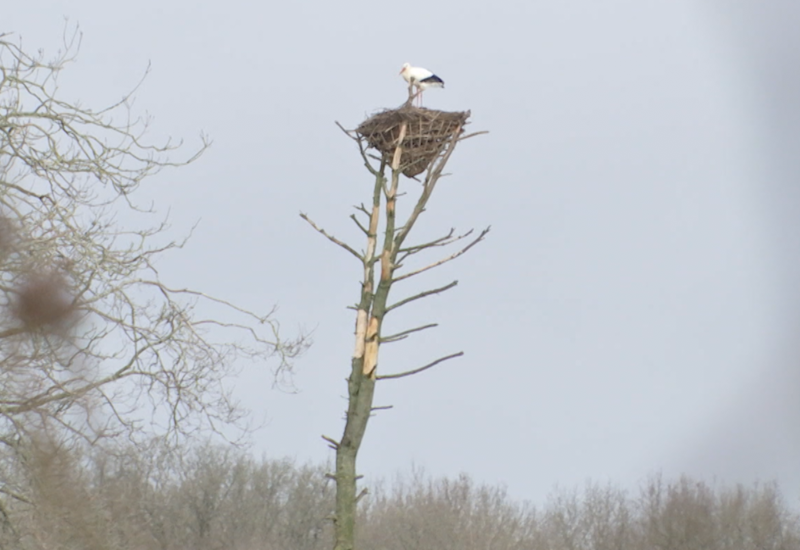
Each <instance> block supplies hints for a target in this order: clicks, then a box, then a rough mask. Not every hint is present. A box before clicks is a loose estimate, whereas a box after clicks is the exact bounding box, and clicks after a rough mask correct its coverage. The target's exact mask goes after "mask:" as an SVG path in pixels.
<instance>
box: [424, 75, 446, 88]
mask: <svg viewBox="0 0 800 550" xmlns="http://www.w3.org/2000/svg"><path fill="white" fill-rule="evenodd" d="M420 82H422V83H425V84H441V85H442V87H443V88H444V80H442V79H441V78H439V77H438V76H436V75H435V74H432V75H431V76H429V77H427V78H423V79H422V80H420Z"/></svg>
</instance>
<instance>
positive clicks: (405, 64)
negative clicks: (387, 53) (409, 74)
mask: <svg viewBox="0 0 800 550" xmlns="http://www.w3.org/2000/svg"><path fill="white" fill-rule="evenodd" d="M410 68H411V63H403V68H402V69H400V74H403V73H404V72H406V71H407V70H408V69H410Z"/></svg>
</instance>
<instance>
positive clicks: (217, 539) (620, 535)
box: [0, 445, 800, 550]
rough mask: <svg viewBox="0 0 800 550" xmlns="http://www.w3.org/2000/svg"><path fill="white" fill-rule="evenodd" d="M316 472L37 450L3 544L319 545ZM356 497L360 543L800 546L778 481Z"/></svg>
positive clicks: (418, 546) (573, 547) (8, 501)
mask: <svg viewBox="0 0 800 550" xmlns="http://www.w3.org/2000/svg"><path fill="white" fill-rule="evenodd" d="M325 472H326V469H325V468H324V467H323V466H308V465H297V464H295V463H293V462H291V461H287V460H273V459H261V460H258V459H255V458H253V457H251V456H249V455H248V454H246V453H245V452H244V451H241V450H237V449H235V448H229V447H221V446H213V445H206V446H202V447H199V448H196V449H194V450H193V451H191V452H188V453H186V454H184V456H182V457H177V456H175V455H174V454H170V453H167V452H165V451H164V450H163V449H161V448H159V447H158V446H153V448H152V449H151V452H142V451H141V449H139V450H137V451H133V450H131V451H129V452H118V453H116V454H115V455H109V454H107V453H104V454H102V455H101V454H98V455H97V456H95V457H93V458H90V459H86V458H76V457H74V456H72V455H70V454H68V453H65V452H64V451H63V450H54V451H53V452H52V453H47V452H41V451H39V452H37V453H34V454H32V455H31V456H30V458H29V460H28V461H27V464H26V471H25V473H24V477H25V479H26V480H27V482H28V483H30V484H31V487H32V488H33V491H32V494H34V495H35V496H34V498H33V499H28V502H23V501H20V500H18V499H14V498H13V497H11V496H9V495H5V496H4V497H3V499H2V500H3V507H4V508H3V518H4V520H5V524H4V528H3V530H2V534H0V548H20V549H31V550H34V549H36V550H44V549H76V550H77V549H81V550H95V549H98V550H99V549H118V550H123V549H132V550H133V549H137V550H138V549H154V550H155V549H158V550H223V549H224V550H256V549H259V550H263V549H268V550H272V549H274V550H278V549H281V550H323V549H326V550H327V549H329V548H331V547H332V542H331V525H330V515H331V512H332V510H333V484H332V483H331V482H330V480H328V479H327V478H326V477H325ZM16 475H18V476H22V475H23V474H21V473H19V472H17V474H16ZM17 481H22V480H21V479H18V480H17ZM360 507H361V508H360V510H361V514H362V517H361V520H360V532H359V533H358V540H359V548H362V549H364V550H562V549H563V550H584V549H585V550H612V549H613V550H628V549H630V550H654V549H658V550H670V549H675V550H678V549H682V550H693V549H698V550H700V549H704V550H717V549H719V550H723V549H724V550H751V549H752V550H794V549H800V521H798V517H797V516H796V515H795V514H794V513H793V512H792V511H791V509H790V507H788V506H787V505H786V504H785V503H784V501H783V500H782V498H781V496H780V494H779V492H778V490H777V489H776V487H775V486H773V485H756V486H751V487H742V486H737V487H728V488H712V487H710V486H709V485H707V484H705V483H702V482H696V481H692V480H690V479H688V478H681V479H678V480H674V481H665V480H663V479H660V478H657V477H654V478H652V479H651V480H649V481H648V482H646V483H644V484H643V488H642V489H641V491H639V492H638V493H637V494H626V493H625V492H623V491H621V490H618V489H616V488H614V487H611V486H596V485H590V486H587V487H586V488H584V489H582V490H580V491H572V492H570V491H561V492H557V493H555V494H554V495H552V496H551V498H550V499H549V500H548V502H547V503H546V504H545V505H544V506H542V507H533V506H528V505H525V504H521V503H518V502H515V501H513V500H512V499H510V498H509V497H508V496H507V495H506V492H505V491H504V489H502V488H498V487H490V486H483V485H477V484H475V483H474V482H473V481H471V480H470V478H469V477H468V476H465V475H461V476H458V477H457V478H453V479H450V478H446V479H430V478H428V477H427V476H424V475H422V474H418V473H412V474H410V475H407V476H405V477H400V478H399V479H398V480H397V481H395V482H394V483H393V484H391V485H383V484H378V486H377V487H370V492H369V493H368V494H366V495H365V496H364V497H363V498H362V500H361V503H360Z"/></svg>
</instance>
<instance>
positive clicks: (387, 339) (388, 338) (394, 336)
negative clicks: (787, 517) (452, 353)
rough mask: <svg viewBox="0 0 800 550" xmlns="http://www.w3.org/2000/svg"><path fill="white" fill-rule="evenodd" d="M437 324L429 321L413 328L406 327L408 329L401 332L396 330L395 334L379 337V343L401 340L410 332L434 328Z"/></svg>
mask: <svg viewBox="0 0 800 550" xmlns="http://www.w3.org/2000/svg"><path fill="white" fill-rule="evenodd" d="M438 326H439V324H438V323H431V324H429V325H423V326H421V327H415V328H411V329H408V330H404V331H403V332H398V333H397V334H392V335H391V336H384V337H382V338H381V344H387V343H391V342H397V341H398V340H403V339H405V338H408V336H409V335H410V334H413V333H415V332H420V331H422V330H426V329H429V328H434V327H438Z"/></svg>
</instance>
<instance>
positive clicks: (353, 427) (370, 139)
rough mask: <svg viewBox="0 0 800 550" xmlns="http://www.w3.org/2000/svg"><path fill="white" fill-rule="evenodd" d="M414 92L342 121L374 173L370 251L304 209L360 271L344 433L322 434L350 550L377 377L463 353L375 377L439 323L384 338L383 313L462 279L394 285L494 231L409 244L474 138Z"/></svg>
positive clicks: (364, 215) (361, 216) (340, 545)
mask: <svg viewBox="0 0 800 550" xmlns="http://www.w3.org/2000/svg"><path fill="white" fill-rule="evenodd" d="M418 93H419V92H418ZM413 97H414V94H413V90H412V87H411V86H410V87H409V98H408V101H407V102H406V103H405V105H403V106H402V107H401V108H399V109H394V110H388V111H384V112H381V113H378V114H377V115H375V116H373V117H370V118H369V119H367V120H366V121H364V122H363V123H362V124H361V125H360V126H359V127H358V128H357V129H356V130H355V131H347V130H345V129H344V128H342V127H341V126H340V128H341V129H342V130H343V131H344V132H345V134H346V135H347V136H349V137H350V138H352V139H353V141H355V143H356V144H357V146H358V149H359V151H360V153H361V157H362V159H363V161H364V165H365V167H366V168H367V170H368V171H369V173H370V174H371V175H372V176H373V177H374V183H373V185H372V193H371V200H370V202H369V203H368V206H367V205H364V204H361V205H360V206H358V207H357V208H356V211H357V213H358V215H356V214H353V215H352V216H351V219H352V220H353V222H354V223H355V224H356V226H357V227H358V228H359V229H360V230H361V232H362V233H363V234H364V237H365V238H366V246H365V248H364V249H363V250H361V251H357V249H356V248H357V247H355V246H352V245H350V244H347V243H345V242H344V241H342V240H341V239H339V238H337V237H335V236H334V235H331V234H329V233H328V232H327V231H325V230H324V229H322V228H321V227H319V226H318V225H317V224H316V223H315V222H313V221H312V220H311V219H310V218H309V217H308V216H307V215H305V214H301V216H302V217H303V219H305V220H306V221H308V222H309V223H310V224H311V225H312V226H313V227H314V229H316V230H317V231H318V232H320V233H321V234H322V235H324V236H325V237H326V238H328V239H329V240H330V241H332V242H333V243H335V244H336V245H338V246H340V247H341V248H343V249H344V250H346V251H347V252H348V253H350V254H351V255H352V256H354V257H355V258H356V259H357V260H358V262H359V264H360V266H361V270H362V280H361V294H360V297H359V300H358V302H357V305H356V307H355V308H354V309H355V310H356V329H355V333H356V342H355V351H354V352H353V357H352V361H351V366H350V375H349V377H348V379H347V385H348V407H347V416H346V421H345V428H344V433H343V434H342V436H341V438H340V439H339V440H338V441H337V440H335V439H333V438H330V437H327V436H324V437H325V440H326V441H328V443H329V444H330V446H331V447H332V448H333V449H335V451H336V471H335V473H334V474H332V477H333V478H334V479H335V481H336V488H337V493H336V511H335V513H334V516H333V519H334V525H335V532H336V543H335V549H336V550H352V549H353V546H354V544H355V543H354V540H355V521H356V505H357V501H358V499H359V497H360V495H359V494H358V493H357V483H356V482H357V475H356V457H357V455H358V451H359V448H360V447H361V443H362V440H363V438H364V433H365V431H366V428H367V422H368V421H369V417H370V416H371V415H372V414H373V412H374V411H375V409H374V408H373V397H374V392H375V383H376V381H379V380H391V379H397V378H402V377H405V376H410V375H413V374H417V373H420V372H423V371H425V370H427V369H429V368H432V367H434V366H436V365H438V364H440V363H442V362H443V361H447V360H449V359H453V358H455V357H459V356H461V355H462V352H457V353H452V354H449V355H446V356H443V357H440V358H438V359H436V360H434V361H431V362H430V363H428V364H426V365H423V366H420V367H417V368H413V369H409V370H407V371H404V372H399V373H387V374H378V371H377V369H378V355H379V350H380V347H381V345H382V344H385V343H390V342H396V341H399V340H403V339H405V338H408V337H409V336H410V335H412V334H413V333H416V332H419V331H422V330H426V329H429V328H432V327H435V326H436V324H433V323H430V324H425V325H421V326H418V327H414V328H410V329H407V330H404V331H402V332H399V333H396V334H392V335H386V334H384V333H383V322H384V319H385V317H386V316H387V315H388V314H389V313H391V312H392V311H395V310H397V309H398V308H400V307H402V306H405V305H407V304H410V303H413V302H415V301H417V300H420V299H423V298H426V297H429V296H433V295H436V294H440V293H442V292H445V291H446V290H449V289H451V288H453V287H455V286H456V285H457V284H458V281H453V282H451V283H449V284H447V285H444V286H441V287H438V288H431V289H427V290H424V291H422V292H419V293H416V294H412V295H410V296H407V297H405V298H402V299H400V300H398V301H396V302H394V303H391V302H390V301H389V295H390V293H391V290H392V289H393V288H394V285H395V284H396V283H399V282H401V281H404V280H407V279H410V278H412V277H416V276H418V275H420V274H423V273H425V272H427V271H429V270H431V269H433V268H436V267H438V266H441V265H443V264H445V263H447V262H449V261H451V260H454V259H455V258H458V257H459V256H461V255H462V254H464V253H465V252H467V251H468V250H469V249H470V248H472V247H473V246H474V245H476V244H477V243H479V242H481V241H482V240H483V239H484V237H485V236H486V234H487V233H488V232H489V228H486V229H484V230H483V231H481V232H479V233H478V234H477V235H475V234H474V233H473V231H472V230H470V231H467V232H465V233H463V234H457V233H456V232H455V230H453V229H451V230H450V231H449V232H447V233H445V234H443V235H441V236H440V237H438V238H436V239H433V240H431V241H428V242H421V243H413V244H411V243H409V236H410V235H411V232H412V230H413V229H414V226H415V224H416V223H417V221H418V220H419V218H420V216H421V215H422V214H423V212H425V211H426V207H427V205H428V201H429V199H430V198H431V195H432V194H433V192H434V190H435V189H436V185H437V184H438V183H439V181H440V179H441V178H442V176H443V172H444V168H445V166H446V165H447V161H448V160H449V159H450V156H451V155H452V154H453V151H454V150H455V147H456V145H457V144H458V143H460V142H461V141H463V140H465V139H467V138H469V137H472V136H474V135H476V134H470V135H465V134H464V126H465V125H466V124H467V120H468V118H469V112H444V111H433V110H428V109H421V108H416V107H412V106H411V103H412V100H413ZM479 133H482V132H479ZM370 148H372V149H374V150H377V151H378V153H379V155H377V156H374V155H371V154H369V153H368V149H370ZM418 175H422V178H421V181H420V180H417V181H419V183H421V186H420V187H419V188H418V189H419V190H418V191H417V190H415V189H414V188H413V187H410V185H409V188H407V189H406V193H409V194H416V202H415V203H414V204H413V206H412V208H411V213H410V214H409V215H408V217H407V218H406V219H404V220H403V219H398V218H397V201H398V198H399V197H400V195H401V194H400V180H401V176H406V177H407V178H414V179H416V176H418ZM405 181H406V183H408V184H411V183H412V182H411V181H408V180H405ZM382 213H383V216H381V214H382ZM450 245H456V246H457V247H458V248H457V249H456V250H455V251H454V252H452V253H450V254H447V255H445V256H444V257H441V258H439V259H437V260H434V261H429V262H427V263H426V262H423V263H421V264H420V265H414V261H416V260H417V259H418V258H419V257H420V256H419V255H421V254H424V253H426V252H430V251H438V250H441V249H443V248H445V247H448V246H450ZM361 494H363V492H362V493H361Z"/></svg>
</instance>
